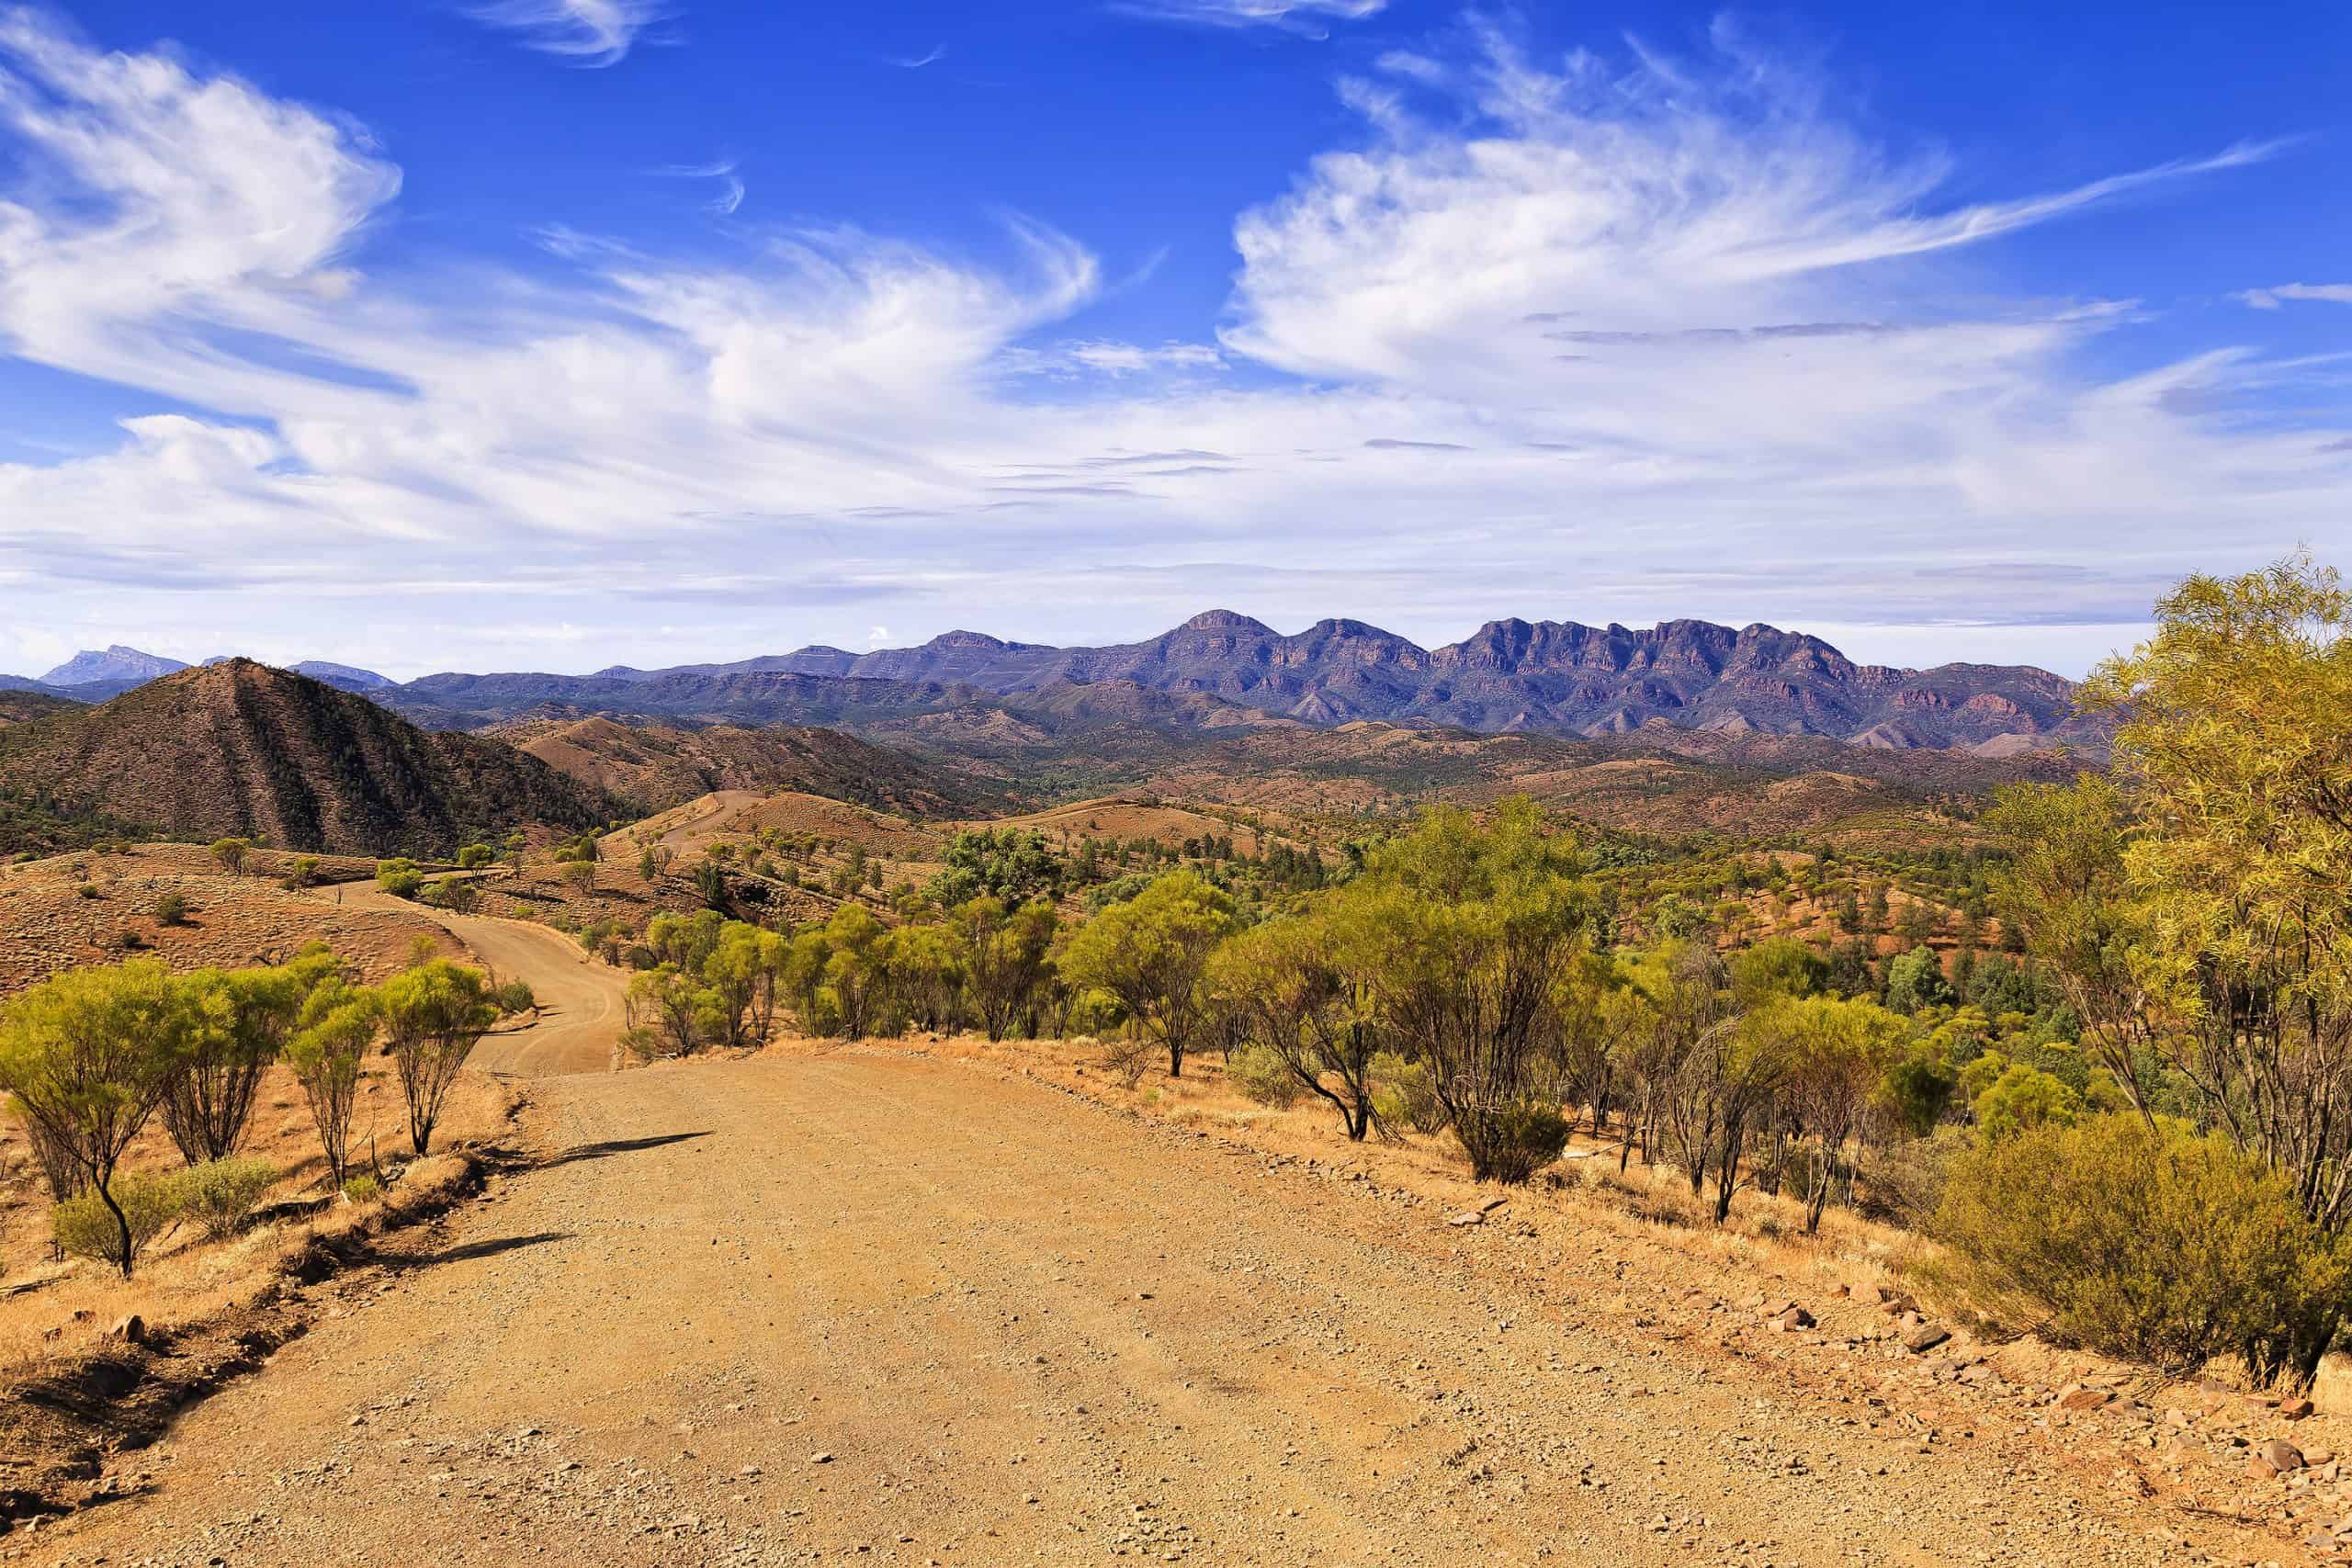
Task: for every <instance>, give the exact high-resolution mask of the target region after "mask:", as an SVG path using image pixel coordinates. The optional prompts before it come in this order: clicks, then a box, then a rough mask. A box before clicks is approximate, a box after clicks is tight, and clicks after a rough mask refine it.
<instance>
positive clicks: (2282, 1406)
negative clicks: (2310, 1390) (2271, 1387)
mask: <svg viewBox="0 0 2352 1568" xmlns="http://www.w3.org/2000/svg"><path fill="white" fill-rule="evenodd" d="M2311 1413H2312V1402H2311V1401H2310V1400H2308V1399H2282V1400H2280V1401H2279V1402H2278V1414H2279V1415H2281V1416H2285V1417H2286V1418H2287V1419H2288V1420H2290V1421H2300V1420H2301V1419H2302V1418H2303V1417H2304V1416H2309V1415H2310V1414H2311Z"/></svg>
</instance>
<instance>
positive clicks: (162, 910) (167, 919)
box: [155, 893, 187, 926]
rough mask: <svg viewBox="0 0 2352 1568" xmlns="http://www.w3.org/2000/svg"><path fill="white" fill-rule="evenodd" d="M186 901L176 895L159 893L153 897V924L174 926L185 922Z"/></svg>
mask: <svg viewBox="0 0 2352 1568" xmlns="http://www.w3.org/2000/svg"><path fill="white" fill-rule="evenodd" d="M185 920H187V899H185V898H183V897H180V896H179V895H178V894H176V893H159V894H157V895H156V896H155V923H156V924H157V925H159V926H176V925H179V924H181V923H182V922H184V921H185Z"/></svg>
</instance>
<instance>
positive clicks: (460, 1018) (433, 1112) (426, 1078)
mask: <svg viewBox="0 0 2352 1568" xmlns="http://www.w3.org/2000/svg"><path fill="white" fill-rule="evenodd" d="M378 995H379V998H380V999H381V1007H382V1017H383V1024H384V1033H385V1047H384V1049H385V1053H386V1055H390V1057H391V1058H392V1066H393V1069H394V1071H395V1072H397V1073H398V1074H399V1077H400V1080H401V1097H402V1099H403V1100H405V1101H406V1103H407V1107H408V1126H409V1142H410V1146H411V1147H412V1148H413V1149H414V1150H415V1152H416V1154H417V1156H418V1157H419V1158H422V1157H423V1156H424V1155H426V1154H427V1153H429V1152H431V1145H432V1142H433V1128H434V1124H435V1122H438V1121H439V1120H440V1118H441V1103H442V1101H443V1100H445V1099H447V1096H448V1093H449V1086H450V1085H452V1084H454V1083H456V1082H457V1080H458V1072H459V1071H460V1070H461V1069H462V1068H463V1067H464V1066H465V1065H466V1057H467V1056H468V1055H469V1054H470V1053H471V1052H472V1050H473V1048H474V1043H475V1042H477V1041H479V1040H480V1039H481V1037H482V1035H483V1033H484V1032H487V1031H488V1030H489V1028H490V1026H491V1025H492V1024H493V1023H496V1022H497V1021H498V1004H497V1003H496V1001H494V1000H493V999H492V997H491V993H490V987H489V985H488V984H487V982H485V981H484V980H483V978H482V974H481V970H479V969H469V968H466V967H464V966H463V965H460V964H452V963H450V962H449V961H448V960H447V959H444V958H435V959H431V960H428V961H426V962H425V963H423V964H418V965H417V966H416V967H415V968H413V969H409V970H406V971H404V972H403V973H401V974H399V975H395V976H392V977H391V978H390V979H389V980H387V981H385V982H384V984H383V985H382V986H381V987H379V988H378Z"/></svg>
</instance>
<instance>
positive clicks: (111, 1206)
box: [95, 1171, 130, 1280]
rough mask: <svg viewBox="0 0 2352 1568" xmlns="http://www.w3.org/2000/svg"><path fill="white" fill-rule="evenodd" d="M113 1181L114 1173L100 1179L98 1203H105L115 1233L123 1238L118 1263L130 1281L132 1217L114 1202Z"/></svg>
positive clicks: (98, 1183) (98, 1182)
mask: <svg viewBox="0 0 2352 1568" xmlns="http://www.w3.org/2000/svg"><path fill="white" fill-rule="evenodd" d="M113 1179H114V1172H112V1171H107V1173H105V1174H104V1175H102V1176H100V1177H99V1178H98V1179H97V1181H96V1184H95V1185H96V1187H97V1190H98V1201H99V1202H101V1203H104V1204H105V1205H106V1206H107V1213H109V1214H112V1215H113V1216H114V1225H115V1232H116V1234H117V1235H120V1236H121V1238H122V1241H121V1247H122V1250H121V1252H120V1253H119V1255H118V1256H117V1258H116V1261H117V1262H119V1264H121V1265H122V1277H123V1278H124V1279H126V1280H128V1279H130V1215H128V1214H126V1213H123V1212H122V1205H121V1204H119V1203H118V1202H116V1201H114V1193H113V1192H112V1191H110V1190H108V1189H109V1187H110V1186H111V1184H112V1182H113Z"/></svg>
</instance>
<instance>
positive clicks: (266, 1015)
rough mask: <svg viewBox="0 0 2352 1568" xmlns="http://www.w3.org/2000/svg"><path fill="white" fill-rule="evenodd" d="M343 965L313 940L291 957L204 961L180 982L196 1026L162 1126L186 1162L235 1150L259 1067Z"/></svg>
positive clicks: (270, 1058) (207, 1160) (269, 1060)
mask: <svg viewBox="0 0 2352 1568" xmlns="http://www.w3.org/2000/svg"><path fill="white" fill-rule="evenodd" d="M339 969H340V965H339V964H338V963H337V961H336V960H335V957H334V954H333V953H329V952H328V951H327V950H326V948H325V947H324V946H323V945H321V944H317V943H313V944H311V946H309V947H306V948H304V949H303V950H302V952H301V953H300V954H298V955H297V956H296V957H295V958H294V960H293V962H291V963H288V964H263V965H258V966H256V967H254V968H250V969H232V970H221V969H201V970H198V971H197V972H196V973H195V974H193V975H190V976H187V979H186V980H185V981H184V982H183V984H184V985H186V986H187V987H188V989H189V992H190V998H191V1000H192V1002H193V1003H194V1006H195V1008H196V1010H197V1013H198V1019H197V1027H195V1028H193V1029H191V1030H190V1031H189V1032H188V1037H187V1054H186V1056H185V1058H184V1060H183V1061H182V1064H181V1066H180V1070H179V1071H178V1072H177V1073H175V1074H174V1075H173V1077H172V1081H171V1085H170V1087H169V1089H167V1090H166V1091H165V1093H164V1103H163V1113H164V1129H165V1130H166V1131H168V1132H169V1133H170V1134H171V1135H172V1142H173V1143H175V1144H176V1145H178V1146H179V1151H180V1155H181V1156H182V1157H183V1158H185V1159H186V1160H187V1163H188V1164H189V1165H191V1166H195V1165H204V1164H208V1163H210V1162H212V1161H216V1160H221V1159H226V1158H228V1157H229V1156H231V1155H233V1154H235V1153H236V1152H237V1146H238V1145H240V1144H242V1143H243V1141H244V1136H245V1127H246V1124H247V1123H248V1122H250V1121H251V1120H252V1118H253V1109H254V1096H255V1095H257V1094H258V1093H259V1092H260V1089H261V1080H262V1075H263V1074H264V1073H266V1071H268V1069H269V1066H270V1064H271V1063H273V1062H275V1061H276V1060H277V1056H278V1054H279V1053H280V1052H281V1051H283V1050H284V1049H285V1047H286V1042H287V1039H288V1036H290V1035H291V1034H292V1033H293V1032H294V1030H295V1027H296V1025H297V1023H298V1022H299V1021H300V1016H301V1012H302V1008H303V1004H304V1003H305V1001H307V1000H308V999H309V998H310V995H311V992H312V991H313V990H315V989H316V988H317V987H319V986H320V984H321V983H322V982H323V981H325V980H326V979H327V978H329V977H330V976H334V975H335V974H337V973H338V972H339Z"/></svg>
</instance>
